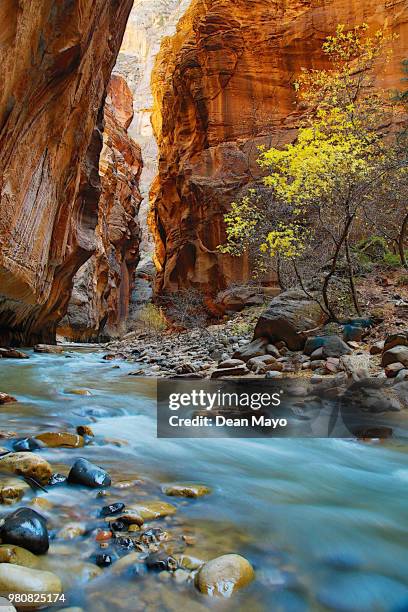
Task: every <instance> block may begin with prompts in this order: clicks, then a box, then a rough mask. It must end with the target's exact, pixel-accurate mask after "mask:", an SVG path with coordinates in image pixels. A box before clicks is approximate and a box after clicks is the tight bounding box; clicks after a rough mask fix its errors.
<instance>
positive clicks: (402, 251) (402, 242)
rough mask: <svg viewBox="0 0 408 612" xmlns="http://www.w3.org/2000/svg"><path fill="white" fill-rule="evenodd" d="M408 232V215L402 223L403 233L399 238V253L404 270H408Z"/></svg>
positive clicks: (401, 232)
mask: <svg viewBox="0 0 408 612" xmlns="http://www.w3.org/2000/svg"><path fill="white" fill-rule="evenodd" d="M407 231H408V213H407V214H406V215H405V217H404V219H403V221H402V225H401V231H400V233H399V236H398V253H399V256H400V259H401V264H402V265H403V266H404V268H407V270H408V261H407V258H406V256H405V237H406V235H407Z"/></svg>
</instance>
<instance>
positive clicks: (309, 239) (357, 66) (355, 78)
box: [219, 24, 408, 320]
mask: <svg viewBox="0 0 408 612" xmlns="http://www.w3.org/2000/svg"><path fill="white" fill-rule="evenodd" d="M394 38H395V37H394V36H392V35H388V34H387V33H386V31H385V30H379V31H378V32H376V33H375V34H374V35H372V36H369V35H368V27H367V25H365V24H363V25H361V26H357V27H355V28H353V29H351V30H348V31H347V30H346V28H345V27H344V26H343V25H339V26H338V28H337V31H336V33H335V35H334V36H330V37H328V38H327V40H326V42H325V43H324V45H323V51H324V52H325V54H326V55H327V58H328V60H329V68H328V69H324V70H304V71H302V74H301V75H300V77H299V78H298V80H297V81H296V83H295V84H294V86H295V89H296V91H297V95H298V97H299V99H300V100H301V101H302V103H303V104H306V105H307V109H308V111H307V113H306V117H305V120H304V122H303V125H302V127H301V128H300V130H299V132H298V135H297V138H296V140H295V142H293V143H291V144H288V145H286V146H285V147H284V148H282V149H278V148H274V147H272V148H270V149H264V148H261V151H260V157H259V164H260V166H261V167H262V168H263V169H264V170H265V177H264V179H263V187H262V188H261V190H260V191H258V189H257V188H253V189H251V190H250V191H249V192H248V194H247V195H246V196H245V197H244V198H243V199H242V200H241V201H239V202H235V203H234V204H233V205H232V209H231V212H230V213H229V214H228V215H226V216H225V223H226V231H227V243H226V244H225V245H222V246H221V247H219V248H220V249H221V251H222V252H225V253H230V254H236V255H239V254H241V253H242V252H244V251H247V250H249V249H251V248H252V249H253V250H255V252H256V251H257V252H258V254H259V262H260V263H259V269H261V270H264V269H265V266H266V265H267V264H266V263H265V262H266V260H265V255H268V256H270V257H272V258H273V259H274V260H275V261H277V262H278V271H279V265H280V264H281V263H282V261H285V262H286V263H288V262H289V263H290V267H291V269H292V270H293V273H294V277H295V279H296V282H297V284H300V285H301V287H302V288H303V289H304V291H305V292H306V293H308V294H309V295H311V296H313V297H314V299H317V300H318V301H319V304H320V305H321V307H322V309H323V310H324V311H325V312H326V313H327V314H328V315H329V316H330V317H331V318H332V319H333V320H336V319H337V313H336V311H335V308H334V306H333V303H332V300H331V298H330V289H331V284H332V283H333V284H334V285H336V282H337V280H338V279H339V278H342V277H344V276H346V277H347V286H348V292H349V295H350V296H351V298H352V302H353V304H354V308H355V310H356V312H357V313H358V314H360V305H359V300H358V293H357V290H356V282H355V273H354V262H353V244H354V242H355V241H356V240H358V239H361V238H362V237H363V236H364V235H365V233H366V232H367V231H368V228H369V226H370V221H369V220H370V216H369V214H368V213H369V212H370V213H371V212H372V210H373V207H377V208H378V207H381V206H382V203H383V202H387V204H386V205H387V208H388V210H387V213H388V214H389V215H392V214H393V211H392V210H389V201H390V200H389V198H388V199H387V198H384V199H383V200H382V202H381V201H378V197H377V194H378V193H379V192H380V191H386V192H387V193H388V192H390V190H392V189H394V188H395V185H396V184H397V183H396V182H400V183H401V185H405V184H406V183H407V179H408V175H407V167H406V163H404V160H402V158H401V148H400V146H399V145H398V139H397V137H396V135H395V134H393V132H392V130H391V131H384V129H383V127H384V126H385V125H392V114H393V112H394V111H395V106H393V105H391V103H390V94H389V93H387V92H385V91H382V90H381V89H378V88H376V87H374V81H375V72H376V70H377V69H378V66H379V64H381V65H384V64H386V63H387V61H388V58H389V55H390V53H391V47H392V43H393V40H394ZM265 189H267V190H268V192H269V196H266V195H265ZM260 193H262V196H261V195H260ZM305 270H306V271H307V273H305ZM310 279H312V282H310Z"/></svg>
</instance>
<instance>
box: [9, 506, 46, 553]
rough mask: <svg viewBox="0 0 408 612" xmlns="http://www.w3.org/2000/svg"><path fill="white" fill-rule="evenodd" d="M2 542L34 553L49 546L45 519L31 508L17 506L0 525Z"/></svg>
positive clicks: (44, 551)
mask: <svg viewBox="0 0 408 612" xmlns="http://www.w3.org/2000/svg"><path fill="white" fill-rule="evenodd" d="M0 538H1V540H2V542H3V544H16V545H17V546H21V547H22V548H25V549H27V550H29V551H30V552H32V553H34V554H36V555H42V554H44V553H46V552H47V550H48V548H49V539H48V529H47V521H46V519H45V518H44V517H43V516H41V514H39V513H38V512H36V511H35V510H32V509H31V508H18V510H15V511H14V512H12V513H11V514H8V515H7V516H6V518H5V520H4V523H3V525H2V526H1V527H0Z"/></svg>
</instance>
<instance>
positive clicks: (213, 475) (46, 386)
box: [0, 351, 408, 612]
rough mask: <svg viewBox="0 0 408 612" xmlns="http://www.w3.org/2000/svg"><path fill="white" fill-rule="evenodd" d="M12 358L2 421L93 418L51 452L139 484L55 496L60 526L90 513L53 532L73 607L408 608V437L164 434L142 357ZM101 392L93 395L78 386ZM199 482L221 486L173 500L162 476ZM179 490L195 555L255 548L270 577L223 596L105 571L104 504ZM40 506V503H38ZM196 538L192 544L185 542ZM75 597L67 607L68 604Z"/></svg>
mask: <svg viewBox="0 0 408 612" xmlns="http://www.w3.org/2000/svg"><path fill="white" fill-rule="evenodd" d="M30 357H31V358H30V359H29V360H2V362H1V365H0V390H1V391H4V392H8V393H10V394H12V395H15V396H17V398H18V400H19V404H18V405H16V404H14V405H13V404H9V405H7V404H6V405H5V406H2V411H1V422H0V430H2V431H9V430H12V431H15V432H17V434H18V435H19V436H24V435H31V434H33V433H36V432H40V431H49V430H50V429H52V430H60V431H61V430H65V431H66V430H69V431H74V428H75V427H76V426H77V425H79V424H89V425H90V426H91V427H92V429H93V431H94V433H95V436H96V437H95V443H94V444H92V445H89V446H87V447H85V448H83V449H47V450H42V451H41V453H42V455H43V456H44V457H45V458H46V459H48V460H49V461H50V462H51V463H52V465H53V468H55V471H61V472H63V473H67V472H68V470H69V466H70V465H71V464H72V463H73V461H74V459H75V458H76V457H78V456H84V457H86V458H88V459H89V460H91V461H94V462H95V463H97V464H98V465H101V466H102V467H104V468H105V469H107V470H108V471H109V472H110V474H111V475H112V478H113V484H115V482H116V481H118V480H130V481H135V482H136V484H135V485H134V486H132V487H130V488H123V489H122V488H121V489H119V488H115V487H114V486H113V487H112V488H111V489H110V491H109V496H108V497H104V498H101V497H98V496H97V492H96V491H95V490H86V489H85V488H83V487H78V486H76V487H74V486H71V487H70V486H65V485H63V486H58V487H54V488H52V489H49V492H48V493H47V494H46V493H44V492H39V493H38V492H37V493H35V494H34V493H33V495H37V497H43V496H44V497H45V496H46V497H47V499H48V500H49V501H51V502H52V504H53V508H52V509H51V510H50V511H49V513H48V517H49V528H50V530H51V531H52V533H54V532H57V531H58V529H60V528H61V527H62V526H63V525H64V524H66V523H67V522H69V521H73V520H75V521H82V522H85V523H86V524H87V526H88V528H89V532H88V533H87V534H85V535H84V536H83V537H79V538H77V539H75V540H71V541H63V540H61V539H59V538H58V537H57V538H55V540H53V542H52V545H51V549H50V552H49V553H48V555H47V556H46V558H44V559H43V560H42V561H41V563H42V567H47V568H49V569H52V570H53V571H55V572H56V573H58V574H59V575H60V576H61V577H62V579H63V583H64V590H65V593H66V596H67V603H66V604H65V605H70V606H73V605H77V606H82V607H83V608H84V610H86V611H88V610H89V611H91V612H93V611H94V610H95V611H96V610H103V611H105V610H106V611H108V610H112V609H123V610H148V611H149V612H150V611H153V610H160V611H162V610H163V611H166V610H172V611H173V610H180V609H184V610H186V611H190V610H191V611H194V610H197V611H199V610H206V609H214V610H228V611H229V610H234V611H235V610H251V611H253V612H256V611H261V610H262V611H263V610H272V611H280V610H282V611H288V612H297V611H299V612H300V611H304V610H318V611H324V610H341V611H346V612H348V611H353V612H354V611H355V612H365V611H367V612H372V611H374V612H376V611H387V612H388V611H389V612H403V610H405V611H406V610H408V555H407V545H408V520H407V519H408V495H407V489H408V462H407V456H408V455H407V448H406V445H403V444H402V443H400V444H399V443H398V442H393V443H387V444H377V445H375V444H364V443H359V442H353V441H347V440H307V441H305V440H289V439H285V440H276V439H275V440H260V439H253V440H251V439H241V440H238V439H231V440H228V439H222V440H221V439H220V440H202V439H201V440H163V439H161V440H158V439H156V408H155V381H154V379H147V378H135V377H129V376H128V373H129V371H131V370H132V369H134V368H135V364H128V363H124V362H116V364H117V363H119V364H120V367H117V365H115V363H113V364H112V363H111V362H106V361H103V360H102V353H100V352H87V351H73V352H71V353H70V357H71V358H67V357H66V355H50V354H47V355H39V354H31V353H30ZM72 389H89V390H90V391H91V393H92V395H91V396H80V395H73V394H71V393H69V392H68V391H69V390H72ZM168 482H199V483H204V484H206V485H209V486H210V487H211V488H212V489H213V493H212V494H211V495H209V496H206V497H203V498H200V499H198V500H185V499H182V498H165V496H164V495H163V494H162V492H161V485H162V484H163V483H168ZM147 499H166V501H171V502H172V503H174V504H175V505H176V506H177V508H178V512H177V514H176V515H175V516H174V517H172V518H170V519H164V521H163V520H162V521H156V523H157V525H160V524H163V525H164V527H165V529H166V530H167V531H168V532H169V533H170V534H171V537H172V538H173V541H174V544H173V545H174V550H175V552H177V551H178V550H181V548H182V542H183V540H182V538H181V536H182V535H184V536H185V535H188V536H190V540H189V546H188V547H187V549H186V551H185V552H186V553H188V554H191V555H193V556H194V557H198V558H200V559H209V558H212V557H215V556H217V555H221V554H224V553H228V552H237V553H240V554H242V555H244V556H245V557H247V558H248V559H249V560H250V561H251V563H252V564H253V566H254V568H255V570H256V580H255V581H254V582H253V583H252V584H251V585H250V586H249V587H248V588H247V589H245V590H244V591H241V592H239V593H237V594H236V595H234V596H233V598H232V599H230V600H222V601H220V600H211V599H209V598H208V597H206V596H204V595H201V594H199V593H197V592H196V591H195V588H194V586H193V584H192V583H191V582H178V581H177V580H175V579H174V578H173V577H172V576H171V575H170V574H169V573H168V572H162V573H153V572H144V571H142V568H143V567H144V566H143V565H141V566H140V571H139V572H138V573H136V574H135V573H132V574H125V575H120V574H119V573H118V572H115V565H114V564H113V565H112V566H111V567H110V568H107V569H104V570H102V571H101V574H100V575H99V576H98V577H96V578H94V579H93V580H88V578H89V576H90V575H91V574H92V573H93V567H92V565H91V563H92V562H93V555H94V554H95V551H96V547H97V544H96V543H95V531H92V529H93V528H95V527H101V524H102V522H101V519H98V518H97V516H98V512H99V509H100V508H101V506H102V505H104V504H106V503H112V502H114V501H118V500H123V501H125V502H131V501H137V500H147ZM24 504H25V505H27V500H24ZM183 545H184V544H183ZM61 607H63V606H61Z"/></svg>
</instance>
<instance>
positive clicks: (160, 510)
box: [128, 500, 177, 521]
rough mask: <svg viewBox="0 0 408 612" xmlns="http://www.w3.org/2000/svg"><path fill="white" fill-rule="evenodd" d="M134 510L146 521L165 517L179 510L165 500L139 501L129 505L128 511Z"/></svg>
mask: <svg viewBox="0 0 408 612" xmlns="http://www.w3.org/2000/svg"><path fill="white" fill-rule="evenodd" d="M130 510H133V511H135V512H137V514H139V515H140V516H141V517H142V519H144V520H145V521H151V520H153V519H158V518H163V517H165V516H170V515H172V514H175V513H176V512H177V508H175V506H172V504H168V503H167V502H163V501H155V500H154V501H147V502H138V503H136V504H131V505H129V506H128V511H130Z"/></svg>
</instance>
